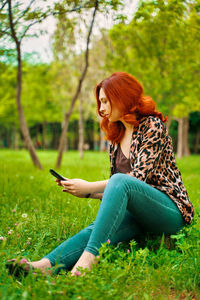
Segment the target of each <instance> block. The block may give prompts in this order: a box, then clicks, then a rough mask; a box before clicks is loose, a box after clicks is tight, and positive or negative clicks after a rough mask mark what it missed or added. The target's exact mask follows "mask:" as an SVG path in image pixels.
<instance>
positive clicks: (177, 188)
mask: <svg viewBox="0 0 200 300" xmlns="http://www.w3.org/2000/svg"><path fill="white" fill-rule="evenodd" d="M96 100H97V109H98V113H99V115H100V116H101V117H102V122H101V128H102V129H103V130H104V131H105V132H106V134H107V139H108V140H109V141H110V148H109V155H110V165H111V177H110V179H109V180H103V181H96V182H88V181H85V180H82V179H69V178H67V181H58V180H56V181H57V183H58V185H60V186H62V187H63V188H64V190H63V191H65V192H67V193H70V194H72V195H74V196H76V197H80V198H84V197H87V198H88V197H91V198H97V199H98V198H102V202H101V205H100V208H99V211H98V214H97V217H96V220H95V221H94V222H93V223H92V224H90V225H89V226H88V227H87V228H85V229H83V230H81V231H80V232H79V233H77V234H76V235H75V236H73V237H71V238H69V239H68V240H66V241H65V242H63V243H62V244H61V245H59V246H58V247H57V248H56V249H54V250H53V251H52V252H51V253H49V254H48V255H46V256H45V257H44V258H42V259H41V260H40V261H36V262H27V261H26V260H25V259H23V260H22V261H21V262H19V263H17V265H18V266H19V265H20V264H21V267H22V265H23V267H24V270H27V271H28V270H29V269H30V265H31V266H32V267H33V268H38V269H41V270H42V271H44V270H45V269H47V268H51V267H53V266H55V265H60V266H61V267H60V269H66V270H71V273H72V275H80V272H79V271H78V270H79V269H78V268H79V267H82V268H83V269H86V268H87V269H89V270H90V269H91V268H92V265H93V264H95V263H96V262H97V259H96V256H98V254H99V248H100V247H101V244H102V243H105V242H106V241H107V240H110V243H111V244H116V243H118V242H122V241H129V240H131V239H134V238H136V237H137V236H141V235H143V234H144V233H146V232H149V233H153V234H157V235H162V234H163V233H164V234H165V235H170V234H175V233H176V232H178V231H179V230H180V229H182V228H183V226H185V225H186V224H190V223H191V222H192V219H193V215H194V210H193V206H192V204H191V202H190V201H189V199H188V195H187V191H186V189H185V187H184V185H183V182H182V179H181V174H180V172H179V170H178V168H177V166H176V161H175V157H174V153H173V148H172V140H171V137H170V136H169V135H168V132H167V130H166V128H165V125H164V124H163V123H164V122H165V121H166V118H164V117H163V115H162V113H160V112H159V111H157V110H156V108H155V103H154V101H153V100H152V99H151V98H150V97H146V96H144V92H143V87H142V86H141V84H140V83H139V82H138V81H137V80H136V79H135V78H134V77H133V76H131V75H130V74H127V73H124V72H116V73H114V74H112V75H111V76H110V77H108V78H106V79H105V80H103V81H102V82H100V83H99V84H98V85H97V86H96ZM14 264H15V262H12V268H10V270H14V267H13V265H14ZM15 266H16V264H15Z"/></svg>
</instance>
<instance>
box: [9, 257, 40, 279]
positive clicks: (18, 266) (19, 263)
mask: <svg viewBox="0 0 200 300" xmlns="http://www.w3.org/2000/svg"><path fill="white" fill-rule="evenodd" d="M6 268H7V269H8V271H9V273H10V274H11V275H13V276H15V277H22V276H23V277H25V276H27V275H28V274H29V273H30V272H31V271H32V270H33V269H34V268H33V267H32V266H31V265H30V264H29V263H28V261H27V259H26V258H22V259H21V260H18V259H10V260H7V262H6Z"/></svg>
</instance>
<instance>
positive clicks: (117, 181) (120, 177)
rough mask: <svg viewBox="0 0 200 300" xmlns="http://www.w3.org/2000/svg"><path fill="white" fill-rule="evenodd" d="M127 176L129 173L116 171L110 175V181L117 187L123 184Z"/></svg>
mask: <svg viewBox="0 0 200 300" xmlns="http://www.w3.org/2000/svg"><path fill="white" fill-rule="evenodd" d="M126 176H127V175H126V174H123V173H116V174H114V175H112V176H111V177H110V180H109V183H110V184H113V185H114V186H115V187H117V186H119V185H120V186H121V184H123V183H124V182H125V179H126Z"/></svg>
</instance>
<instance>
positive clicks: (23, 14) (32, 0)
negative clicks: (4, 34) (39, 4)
mask: <svg viewBox="0 0 200 300" xmlns="http://www.w3.org/2000/svg"><path fill="white" fill-rule="evenodd" d="M34 2H35V0H31V2H30V3H29V5H28V6H27V8H26V9H25V10H24V11H23V12H22V14H21V16H19V17H18V18H17V20H16V21H15V22H14V25H16V24H17V23H18V22H19V20H20V19H21V18H23V17H24V16H25V14H26V13H27V11H28V10H29V8H30V7H31V5H32V4H33V3H34Z"/></svg>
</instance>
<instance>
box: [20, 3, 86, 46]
mask: <svg viewBox="0 0 200 300" xmlns="http://www.w3.org/2000/svg"><path fill="white" fill-rule="evenodd" d="M81 8H83V7H82V6H78V7H74V8H72V9H70V10H65V11H63V12H62V14H63V13H70V12H74V11H79V10H80V9H81ZM59 14H61V13H60V12H51V13H49V14H47V15H45V16H44V17H43V20H44V19H47V18H48V17H50V16H55V15H59ZM41 21H42V19H40V20H36V21H35V22H33V23H31V24H29V25H28V26H27V28H26V29H25V31H24V32H23V34H22V35H21V37H20V41H22V39H23V38H24V36H25V35H26V33H27V31H28V30H29V29H30V28H31V27H32V26H33V25H35V24H37V23H40V22H41Z"/></svg>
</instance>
